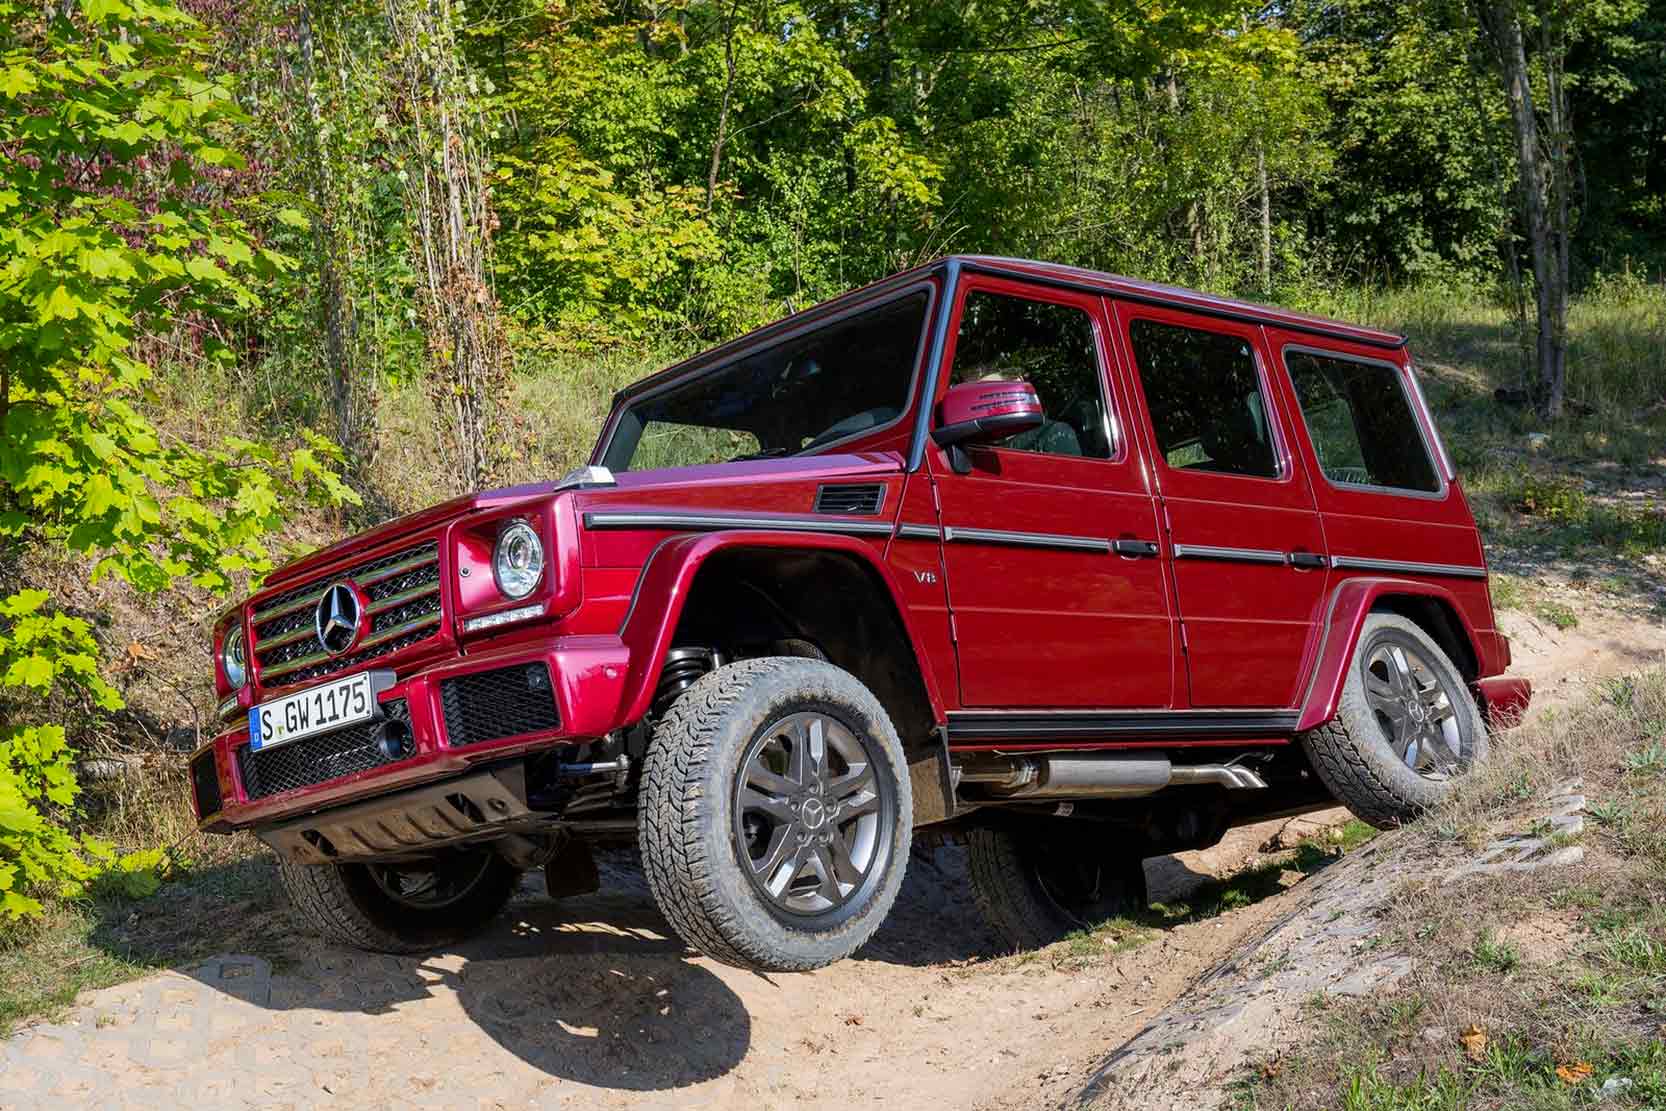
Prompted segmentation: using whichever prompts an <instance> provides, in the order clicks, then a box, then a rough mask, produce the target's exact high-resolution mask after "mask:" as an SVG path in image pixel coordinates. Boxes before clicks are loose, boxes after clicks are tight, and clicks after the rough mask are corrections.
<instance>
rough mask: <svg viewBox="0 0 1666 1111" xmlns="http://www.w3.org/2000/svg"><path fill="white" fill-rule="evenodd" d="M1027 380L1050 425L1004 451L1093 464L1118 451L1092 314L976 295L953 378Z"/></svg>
mask: <svg viewBox="0 0 1666 1111" xmlns="http://www.w3.org/2000/svg"><path fill="white" fill-rule="evenodd" d="M1020 378H1021V379H1023V380H1025V381H1027V382H1029V383H1030V384H1031V385H1033V386H1034V387H1035V389H1036V393H1037V394H1039V395H1040V396H1041V405H1042V408H1043V410H1045V412H1046V415H1047V417H1046V420H1045V421H1044V422H1043V423H1042V425H1041V427H1039V428H1033V429H1030V430H1029V431H1026V432H1020V433H1018V434H1016V435H1014V436H1009V437H1008V438H1007V439H1005V440H1003V441H1001V442H1000V443H999V444H998V445H997V446H999V447H1004V448H1010V449H1011V450H1014V451H1034V452H1041V453H1043V454H1046V455H1075V456H1081V457H1084V458H1089V459H1109V458H1110V457H1111V456H1112V454H1114V452H1115V437H1114V430H1113V428H1112V426H1111V423H1110V421H1109V419H1108V416H1107V412H1106V408H1105V394H1104V389H1103V387H1102V384H1101V379H1100V374H1099V354H1098V344H1097V343H1096V342H1095V338H1094V330H1093V320H1092V318H1091V317H1089V316H1088V314H1087V312H1086V311H1085V310H1083V309H1080V308H1077V307H1075V306H1072V305H1057V304H1053V303H1051V302H1048V301H1031V300H1028V299H1026V298H1022V297H1008V296H1005V295H1003V294H999V293H989V292H985V291H983V290H973V291H972V292H970V293H968V294H967V295H966V300H965V301H964V302H963V304H962V308H961V311H960V331H959V334H958V335H957V337H956V339H955V356H954V371H953V375H952V380H953V381H954V382H955V383H956V384H959V383H961V382H976V381H980V380H1001V381H1006V380H1013V379H1020Z"/></svg>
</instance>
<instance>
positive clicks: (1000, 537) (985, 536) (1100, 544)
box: [943, 525, 1111, 555]
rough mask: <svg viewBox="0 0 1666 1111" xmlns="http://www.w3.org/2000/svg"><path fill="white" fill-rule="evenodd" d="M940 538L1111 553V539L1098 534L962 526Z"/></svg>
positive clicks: (951, 529)
mask: <svg viewBox="0 0 1666 1111" xmlns="http://www.w3.org/2000/svg"><path fill="white" fill-rule="evenodd" d="M943 539H944V540H946V541H949V542H950V543H962V544H1007V545H1011V546H1013V547H1018V548H1063V549H1066V550H1069V551H1081V552H1103V553H1105V554H1107V555H1108V554H1110V551H1111V542H1110V541H1109V540H1104V539H1101V538H1100V537H1097V536H1065V535H1063V534H1060V533H1054V532H1003V531H1001V530H998V529H986V528H962V527H961V526H959V525H952V526H949V527H947V528H945V529H944V530H943Z"/></svg>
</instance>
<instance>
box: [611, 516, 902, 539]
mask: <svg viewBox="0 0 1666 1111" xmlns="http://www.w3.org/2000/svg"><path fill="white" fill-rule="evenodd" d="M584 527H585V528H587V529H597V530H600V529H643V530H646V529H675V530H677V531H679V532H713V531H718V530H721V529H760V530H765V531H769V532H825V533H836V534H841V535H853V536H889V535H891V525H890V524H889V523H888V522H886V521H854V520H847V519H844V518H837V517H808V516H803V517H800V516H778V517H743V516H740V515H738V514H727V513H648V512H644V513H629V512H595V513H586V514H585V515H584Z"/></svg>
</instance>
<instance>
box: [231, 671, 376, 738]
mask: <svg viewBox="0 0 1666 1111" xmlns="http://www.w3.org/2000/svg"><path fill="white" fill-rule="evenodd" d="M373 674H375V673H374V672H370V671H361V672H359V673H358V674H357V675H349V676H348V677H347V678H345V679H337V680H336V681H335V682H333V683H324V684H322V685H321V686H316V687H313V688H312V689H311V690H304V691H302V692H301V693H300V694H291V695H288V696H286V697H284V698H277V699H273V700H272V701H271V702H265V703H262V704H261V705H259V706H254V707H251V708H250V710H249V748H250V749H251V750H253V751H255V752H259V751H260V750H261V749H263V748H271V747H273V746H274V745H281V744H288V743H289V742H290V741H298V740H300V739H301V738H303V737H311V736H313V735H314V734H317V733H324V732H328V731H329V730H331V729H340V728H341V727H342V726H344V725H356V724H357V723H359V722H361V721H369V720H370V719H372V718H374V717H377V716H378V715H379V714H380V713H381V711H380V709H379V708H378V707H377V705H376V692H375V690H374V689H373V688H372V686H371V676H372V675H373Z"/></svg>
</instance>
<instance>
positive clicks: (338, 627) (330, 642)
mask: <svg viewBox="0 0 1666 1111" xmlns="http://www.w3.org/2000/svg"><path fill="white" fill-rule="evenodd" d="M313 628H314V629H316V630H317V632H318V646H319V647H320V648H322V649H324V651H326V652H328V653H329V654H330V655H332V656H339V655H341V654H342V653H343V652H345V651H347V650H348V649H349V648H351V647H353V645H354V644H356V643H358V640H359V595H358V593H357V592H356V591H355V590H354V589H353V587H352V586H351V585H350V584H348V583H344V582H339V583H334V584H332V585H331V586H330V587H329V589H327V590H325V591H324V596H323V597H322V598H320V599H318V609H317V611H316V612H315V613H314V614H313Z"/></svg>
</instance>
